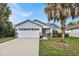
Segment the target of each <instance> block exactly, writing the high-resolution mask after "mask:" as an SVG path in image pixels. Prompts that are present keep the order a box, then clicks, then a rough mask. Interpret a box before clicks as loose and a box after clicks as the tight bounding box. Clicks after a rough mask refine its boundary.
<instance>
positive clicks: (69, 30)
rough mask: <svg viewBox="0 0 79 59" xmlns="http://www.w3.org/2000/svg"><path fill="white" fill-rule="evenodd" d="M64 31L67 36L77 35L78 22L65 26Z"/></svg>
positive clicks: (78, 30)
mask: <svg viewBox="0 0 79 59" xmlns="http://www.w3.org/2000/svg"><path fill="white" fill-rule="evenodd" d="M66 33H68V34H69V36H73V37H79V24H73V25H69V26H67V28H66Z"/></svg>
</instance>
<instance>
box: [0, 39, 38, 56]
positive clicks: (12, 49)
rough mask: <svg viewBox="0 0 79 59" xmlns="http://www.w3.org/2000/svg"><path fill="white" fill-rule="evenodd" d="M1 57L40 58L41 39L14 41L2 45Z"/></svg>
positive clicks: (0, 47) (0, 46)
mask: <svg viewBox="0 0 79 59" xmlns="http://www.w3.org/2000/svg"><path fill="white" fill-rule="evenodd" d="M0 55H1V56H38V55H39V39H38V38H35V39H34V38H33V39H14V40H11V41H8V42H5V43H2V44H0Z"/></svg>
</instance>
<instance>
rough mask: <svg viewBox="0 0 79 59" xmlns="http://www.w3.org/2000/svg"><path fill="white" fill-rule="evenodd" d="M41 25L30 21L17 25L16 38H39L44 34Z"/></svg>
mask: <svg viewBox="0 0 79 59" xmlns="http://www.w3.org/2000/svg"><path fill="white" fill-rule="evenodd" d="M41 27H42V26H41V25H38V24H36V23H34V22H32V21H30V20H27V21H24V22H22V23H19V24H17V25H16V36H17V37H18V38H39V37H40V35H41V32H42V29H41Z"/></svg>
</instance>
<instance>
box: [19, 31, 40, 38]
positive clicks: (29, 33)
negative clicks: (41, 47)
mask: <svg viewBox="0 0 79 59" xmlns="http://www.w3.org/2000/svg"><path fill="white" fill-rule="evenodd" d="M18 36H19V37H39V32H37V31H26V32H25V31H21V32H19V33H18Z"/></svg>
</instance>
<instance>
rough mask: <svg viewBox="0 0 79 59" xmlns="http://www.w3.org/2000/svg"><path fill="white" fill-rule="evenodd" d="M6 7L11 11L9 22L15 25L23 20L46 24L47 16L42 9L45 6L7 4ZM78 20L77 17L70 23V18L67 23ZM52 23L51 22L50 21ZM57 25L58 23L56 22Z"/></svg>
mask: <svg viewBox="0 0 79 59" xmlns="http://www.w3.org/2000/svg"><path fill="white" fill-rule="evenodd" d="M8 6H9V7H10V9H11V10H12V14H11V16H10V21H11V22H12V23H13V24H14V25H15V24H17V23H19V22H22V21H24V20H27V19H30V20H34V19H37V20H40V21H42V22H46V23H47V22H48V18H47V15H46V14H45V13H44V8H45V7H46V4H44V3H18V4H17V3H9V4H8ZM78 20H79V17H78V18H76V19H75V20H73V21H72V18H71V17H70V18H68V19H67V23H68V22H74V21H75V22H76V21H78ZM51 23H53V21H51ZM56 24H57V25H59V23H58V22H56Z"/></svg>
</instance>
